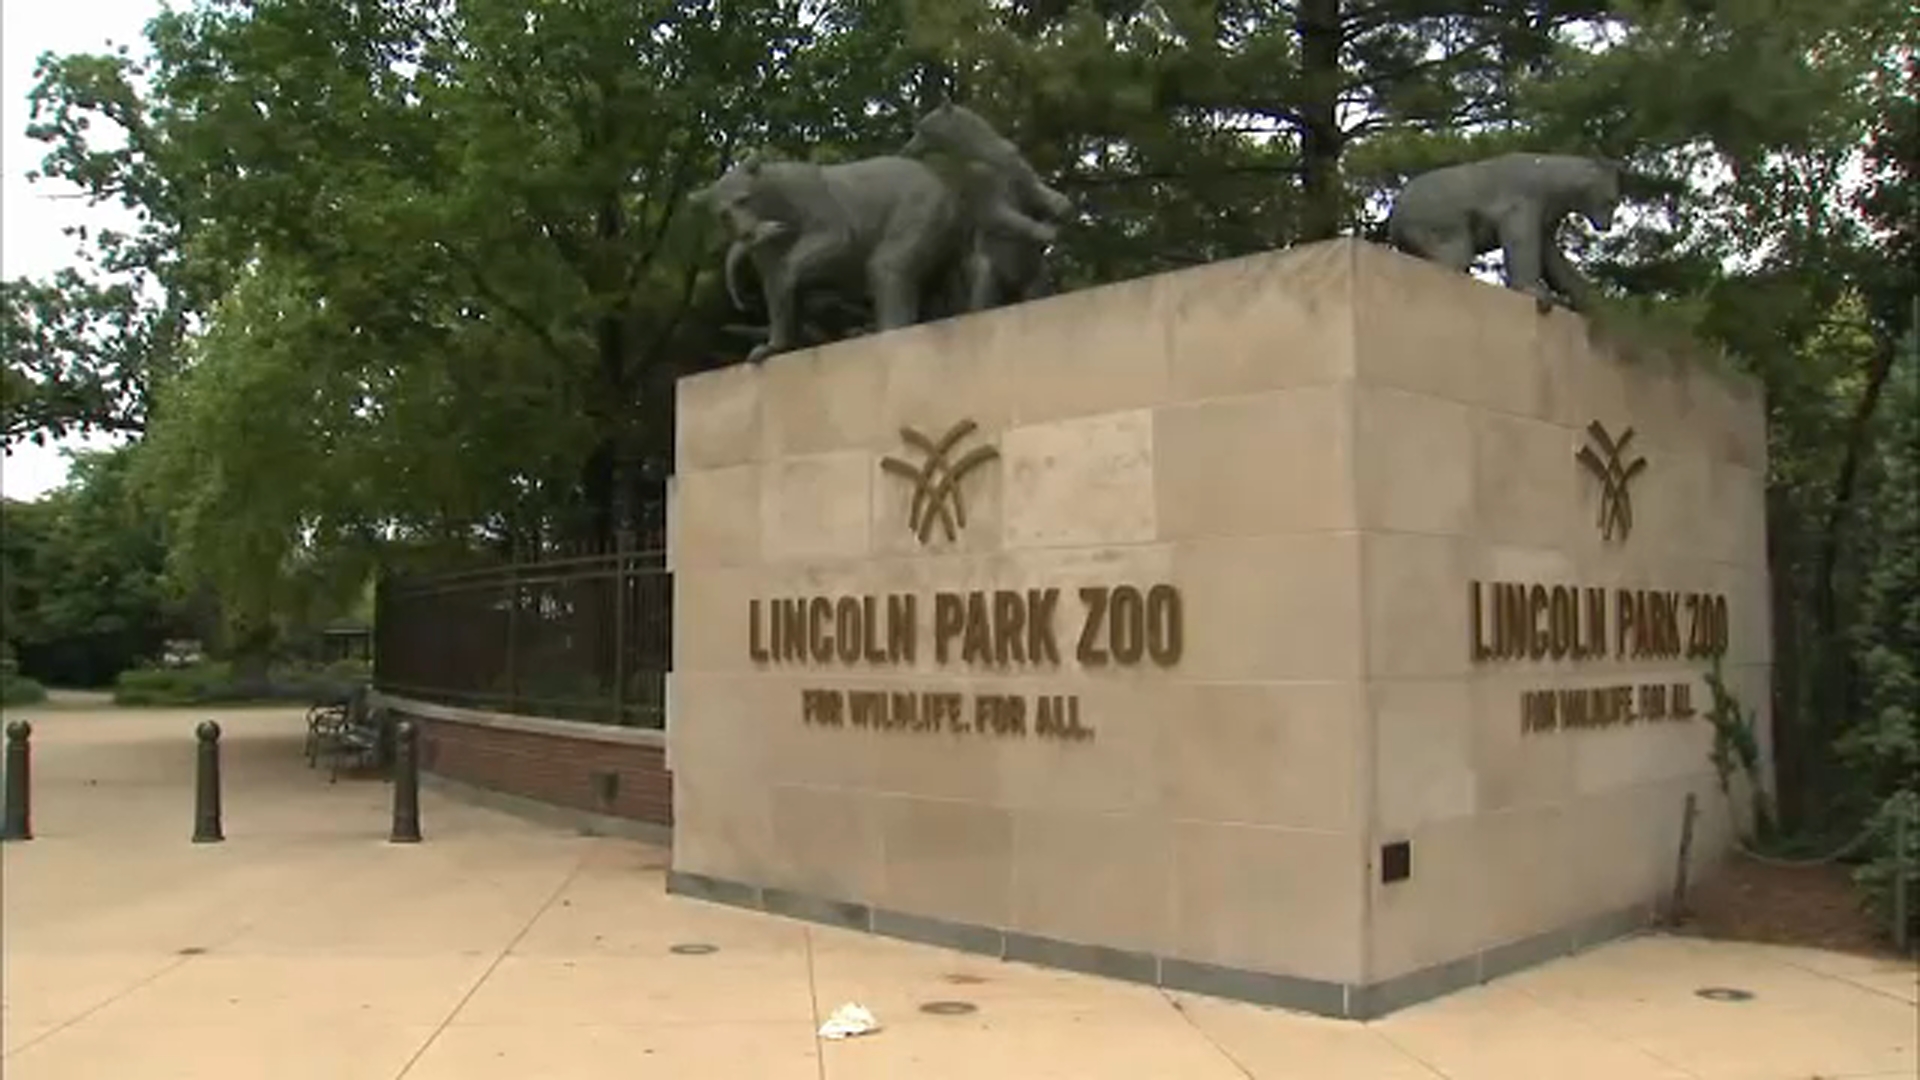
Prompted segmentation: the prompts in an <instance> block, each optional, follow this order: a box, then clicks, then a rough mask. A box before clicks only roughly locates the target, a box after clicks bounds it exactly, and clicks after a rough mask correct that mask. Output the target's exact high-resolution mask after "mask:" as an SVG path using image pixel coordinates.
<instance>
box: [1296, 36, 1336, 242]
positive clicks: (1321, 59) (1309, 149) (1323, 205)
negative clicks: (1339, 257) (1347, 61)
mask: <svg viewBox="0 0 1920 1080" xmlns="http://www.w3.org/2000/svg"><path fill="white" fill-rule="evenodd" d="M1293 25H1294V34H1295V35H1296V36H1297V37H1298V38H1299V41H1300V100H1299V110H1300V167H1301V177H1302V186H1303V193H1304V195H1305V200H1304V207H1303V213H1302V218H1301V228H1300V241H1301V242H1302V243H1312V242H1314V241H1317V240H1331V239H1333V238H1334V237H1336V236H1339V235H1340V219H1341V217H1342V214H1341V190H1340V154H1341V152H1342V150H1344V149H1345V146H1344V142H1345V140H1344V137H1343V136H1342V134H1341V131H1340V118H1339V98H1340V82H1341V76H1342V74H1343V72H1342V69H1341V67H1340V45H1341V28H1340V0H1300V6H1299V9H1298V12H1297V14H1296V15H1295V17H1294V24H1293Z"/></svg>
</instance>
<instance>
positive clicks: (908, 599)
mask: <svg viewBox="0 0 1920 1080" xmlns="http://www.w3.org/2000/svg"><path fill="white" fill-rule="evenodd" d="M915 606H916V605H915V603H914V598H913V594H912V593H895V594H893V595H892V596H889V597H887V656H888V657H889V658H890V659H892V661H893V662H894V663H896V664H911V663H913V654H914V645H915V643H916V642H918V641H919V640H920V633H919V631H920V623H919V621H918V620H917V619H916V618H915V615H916V612H915V611H914V608H915Z"/></svg>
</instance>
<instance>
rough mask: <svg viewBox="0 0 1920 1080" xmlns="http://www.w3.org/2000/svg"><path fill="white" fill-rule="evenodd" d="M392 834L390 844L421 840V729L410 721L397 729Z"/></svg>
mask: <svg viewBox="0 0 1920 1080" xmlns="http://www.w3.org/2000/svg"><path fill="white" fill-rule="evenodd" d="M393 735H394V751H395V754H394V763H393V835H392V836H389V837H388V838H387V842H388V843H390V844H417V843H419V842H420V730H419V729H418V728H416V727H414V725H413V721H411V720H402V721H400V723H399V724H398V725H397V726H396V727H395V728H394V731H393Z"/></svg>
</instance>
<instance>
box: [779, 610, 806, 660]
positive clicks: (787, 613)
mask: <svg viewBox="0 0 1920 1080" xmlns="http://www.w3.org/2000/svg"><path fill="white" fill-rule="evenodd" d="M774 603H775V604H776V605H777V606H778V607H779V609H780V657H781V659H783V660H793V661H797V662H799V663H806V660H807V602H806V601H805V600H800V599H794V600H776V601H774Z"/></svg>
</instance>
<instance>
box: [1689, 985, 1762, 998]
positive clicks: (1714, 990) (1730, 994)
mask: <svg viewBox="0 0 1920 1080" xmlns="http://www.w3.org/2000/svg"><path fill="white" fill-rule="evenodd" d="M1694 995H1695V996H1696V997H1703V998H1706V999H1707V1000H1708V1001H1752V1000H1753V994H1752V993H1751V992H1750V991H1746V990H1737V989H1735V988H1733V987H1731V986H1707V987H1702V988H1701V989H1699V990H1695V991H1694Z"/></svg>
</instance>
